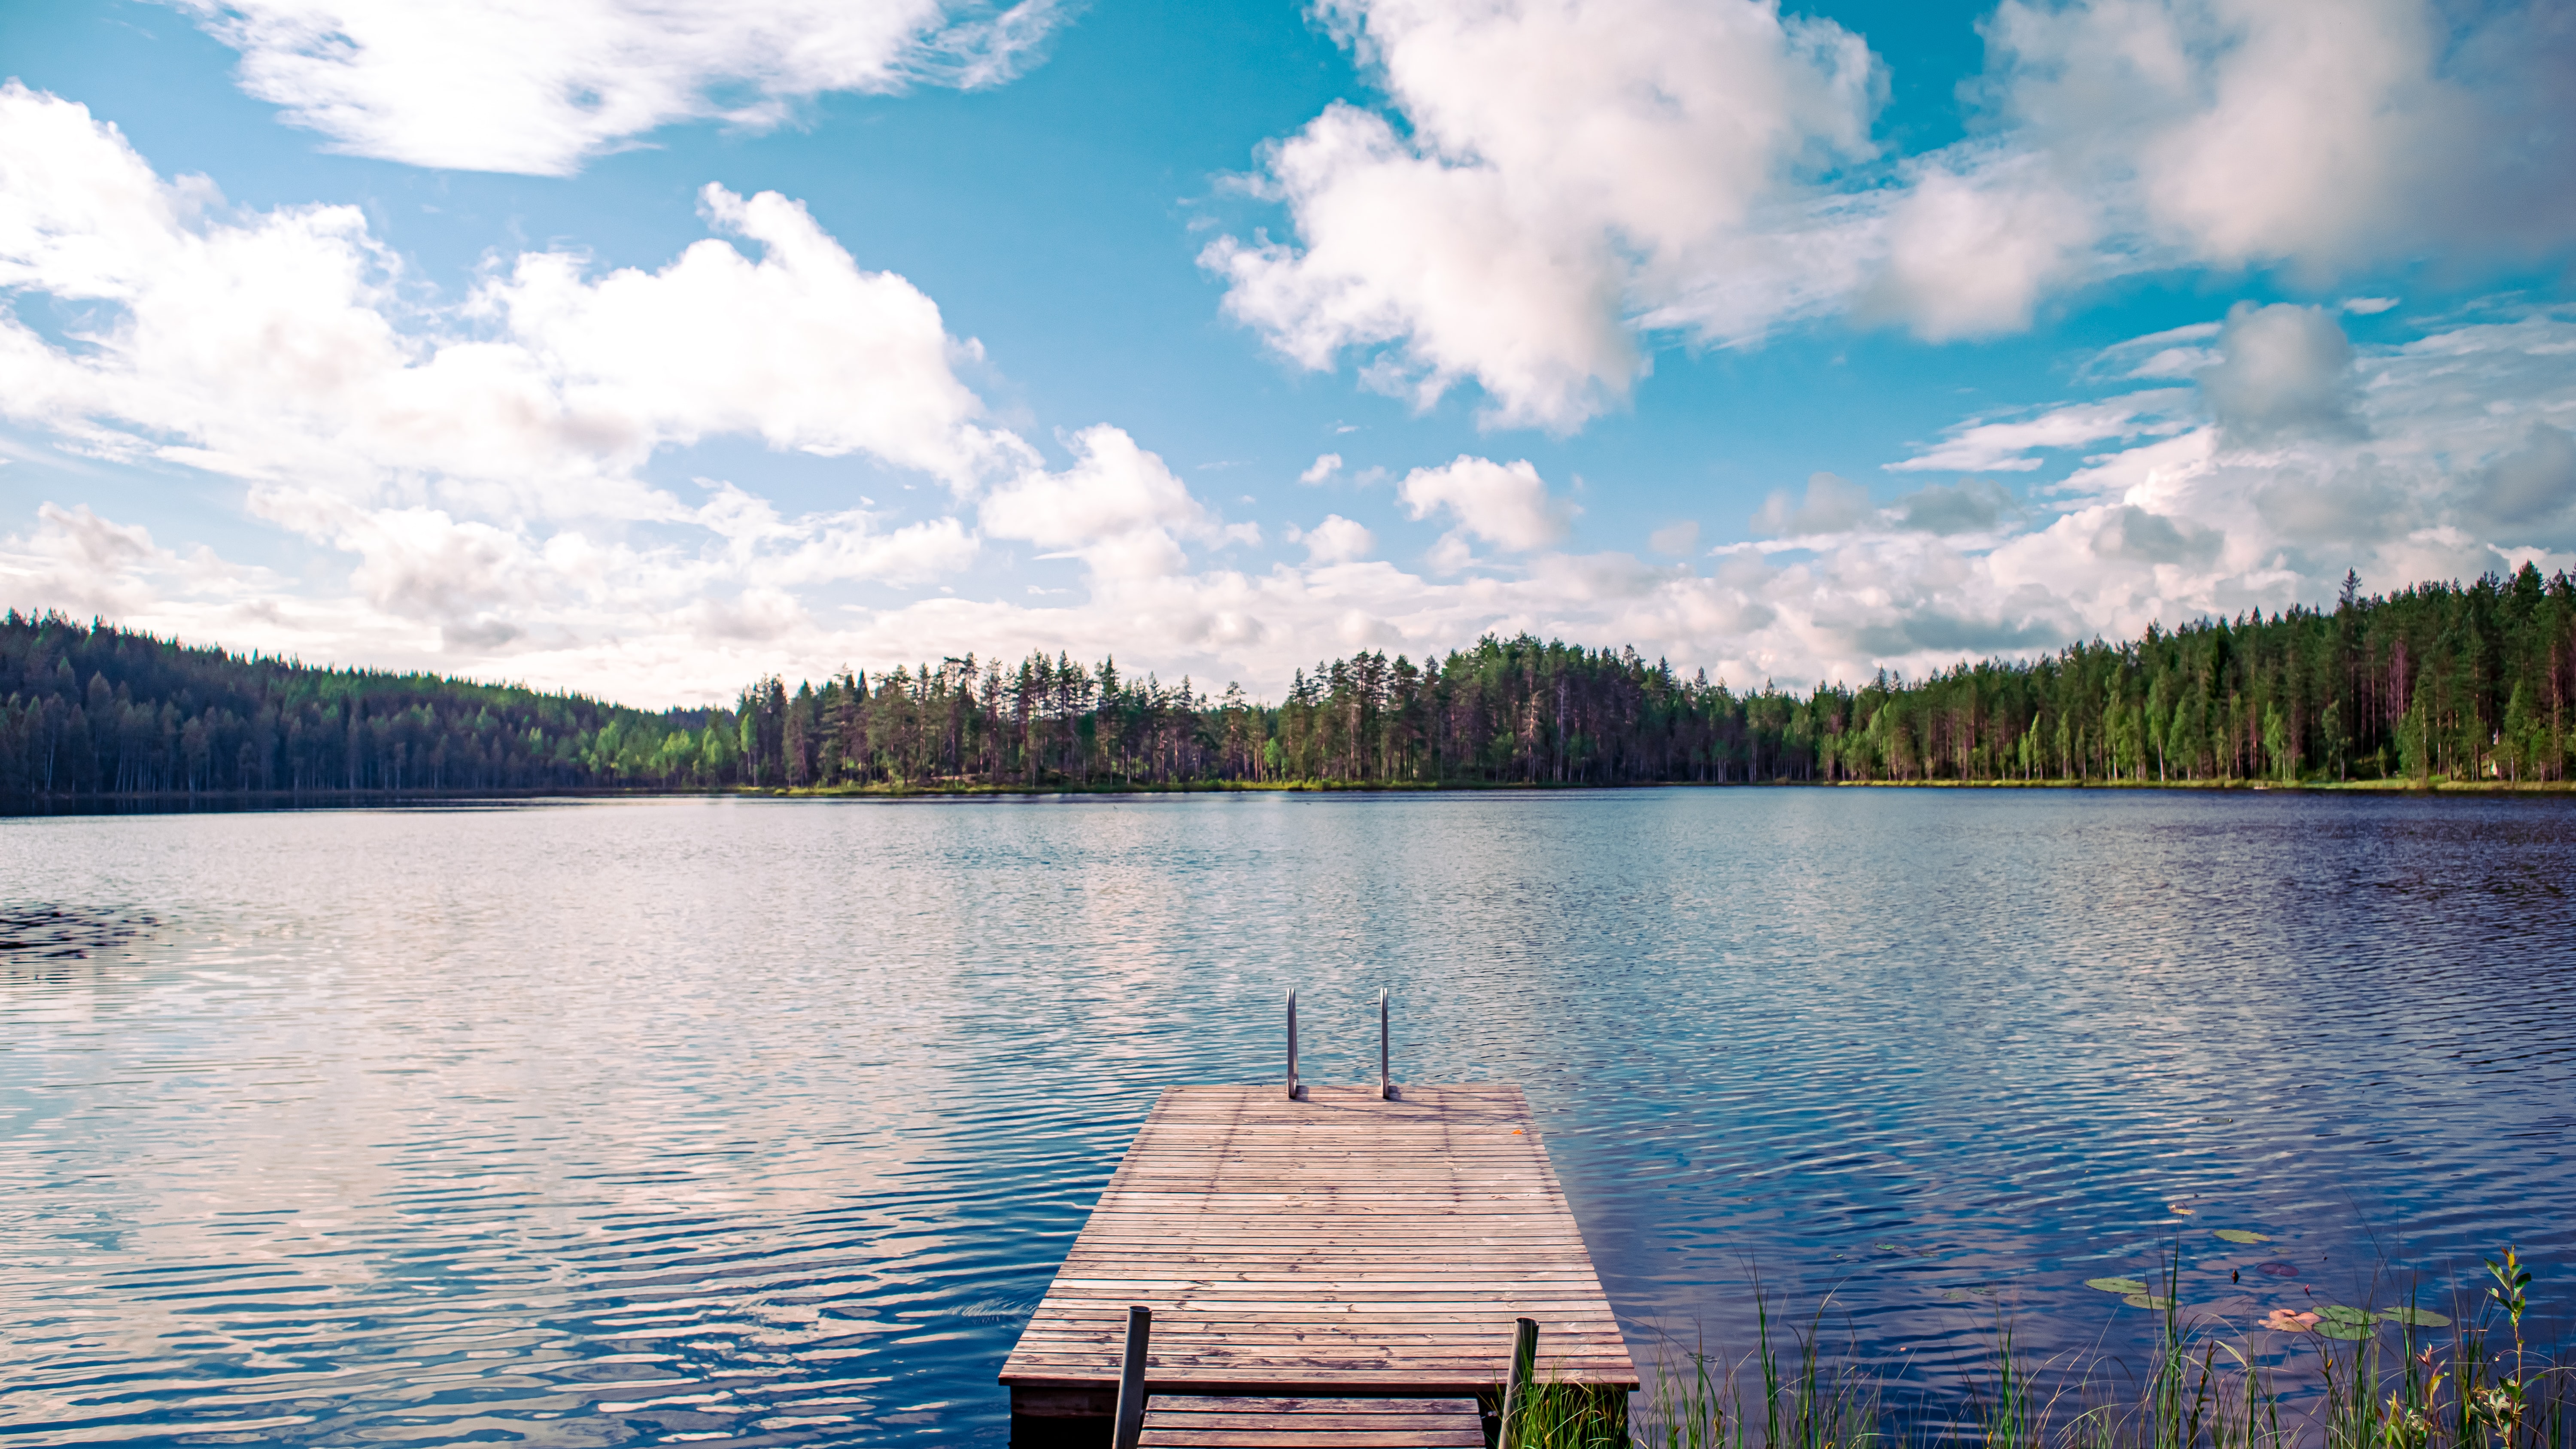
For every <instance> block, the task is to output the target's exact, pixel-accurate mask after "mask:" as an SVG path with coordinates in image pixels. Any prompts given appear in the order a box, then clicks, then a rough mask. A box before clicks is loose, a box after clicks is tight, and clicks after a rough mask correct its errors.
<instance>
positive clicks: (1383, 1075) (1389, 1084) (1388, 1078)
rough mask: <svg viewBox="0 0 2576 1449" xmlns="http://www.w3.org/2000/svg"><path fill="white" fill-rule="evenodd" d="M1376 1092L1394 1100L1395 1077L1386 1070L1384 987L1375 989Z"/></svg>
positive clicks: (1390, 1100)
mask: <svg viewBox="0 0 2576 1449" xmlns="http://www.w3.org/2000/svg"><path fill="white" fill-rule="evenodd" d="M1377 1094H1378V1096H1379V1097H1381V1098H1383V1099H1385V1100H1386V1101H1389V1102H1392V1101H1394V1100H1395V1077H1394V1076H1393V1075H1392V1074H1391V1073H1389V1072H1388V1070H1387V1044H1386V988H1385V987H1383V986H1381V987H1379V988H1378V989H1377Z"/></svg>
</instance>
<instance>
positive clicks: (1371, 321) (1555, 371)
mask: <svg viewBox="0 0 2576 1449" xmlns="http://www.w3.org/2000/svg"><path fill="white" fill-rule="evenodd" d="M1320 9H1321V13H1322V14H1323V15H1324V17H1325V19H1326V21H1327V22H1328V23H1329V24H1331V25H1332V26H1333V27H1334V28H1335V30H1336V31H1337V33H1339V34H1341V35H1342V36H1344V37H1345V39H1346V40H1347V41H1348V42H1349V43H1350V44H1351V45H1352V46H1353V47H1354V49H1355V50H1357V52H1358V53H1359V55H1360V56H1361V58H1362V59H1363V60H1364V61H1365V62H1366V63H1368V64H1369V65H1370V66H1371V67H1372V68H1373V69H1375V70H1376V71H1377V72H1378V73H1379V74H1380V75H1381V76H1382V77H1383V80H1384V83H1385V86H1386V89H1387V91H1388V93H1389V95H1390V96H1391V97H1392V98H1393V101H1394V103H1395V106H1396V108H1397V109H1398V110H1399V111H1400V112H1401V113H1402V114H1403V116H1404V119H1405V121H1406V122H1407V127H1406V129H1405V131H1404V132H1403V133H1401V134H1399V133H1398V131H1397V130H1396V128H1395V127H1393V126H1392V125H1390V124H1389V123H1388V122H1387V120H1386V119H1385V118H1383V117H1381V116H1378V115H1375V114H1372V113H1369V112H1365V111H1361V110H1359V109H1356V108H1354V107H1352V106H1349V105H1346V104H1341V103H1336V104H1334V105H1333V106H1331V107H1328V108H1327V109H1326V110H1325V112H1324V113H1323V114H1322V115H1321V116H1319V117H1317V118H1316V119H1315V120H1314V121H1313V122H1312V123H1311V124H1309V125H1308V126H1307V127H1306V128H1305V129H1304V130H1303V131H1301V132H1300V133H1298V134H1297V135H1296V136H1295V137H1293V138H1291V139H1289V140H1287V141H1285V142H1282V143H1280V144H1279V145H1277V146H1276V147H1274V148H1272V149H1271V151H1270V152H1269V154H1268V156H1267V161H1266V167H1265V180H1264V182H1263V183H1262V184H1263V185H1264V186H1265V187H1266V188H1267V189H1268V192H1269V194H1271V195H1274V196H1276V197H1277V198H1278V199H1280V200H1282V201H1284V202H1285V203H1286V204H1287V206H1288V208H1289V211H1290V213H1291V215H1292V216H1293V217H1294V219H1295V222H1296V226H1297V230H1298V233H1299V238H1300V242H1301V245H1299V246H1297V247H1290V246H1286V245H1278V244H1263V243H1259V242H1255V243H1252V244H1245V243H1242V242H1239V241H1237V240H1235V239H1233V238H1230V237H1229V238H1222V239H1220V240H1218V241H1217V242H1215V243H1214V244H1212V245H1211V246H1210V247H1209V248H1208V249H1207V251H1206V253H1205V255H1204V257H1203V261H1204V262H1205V263H1206V264H1207V265H1208V266H1209V267H1210V268H1211V269H1213V270H1215V271H1217V272H1219V273H1221V274H1223V275H1224V276H1225V277H1226V278H1227V279H1228V280H1229V282H1230V283H1231V290H1230V292H1229V294H1228V298H1227V307H1228V309H1229V310H1230V311H1231V312H1233V314H1234V315H1235V316H1237V317H1239V318H1241V319H1242V320H1244V321H1246V322H1248V323H1251V324H1252V325H1253V326H1255V327H1256V328H1258V329H1260V330H1261V331H1262V332H1263V333H1264V334H1265V335H1266V336H1267V337H1268V338H1269V340H1270V341H1271V343H1272V345H1274V346H1275V347H1277V348H1278V349H1279V350H1280V351H1282V352H1284V353H1285V354H1287V355H1288V356H1289V357H1291V358H1293V359H1294V360H1296V361H1297V362H1299V363H1301V364H1303V365H1305V366H1307V367H1311V368H1323V367H1328V366H1330V365H1332V363H1333V361H1334V359H1335V358H1336V357H1337V356H1338V355H1340V354H1341V353H1342V352H1344V351H1345V350H1347V349H1360V350H1363V351H1369V350H1374V349H1385V350H1384V351H1379V352H1377V353H1376V363H1377V366H1378V368H1379V371H1378V373H1377V374H1376V376H1378V377H1380V378H1381V379H1383V380H1384V381H1386V383H1387V384H1388V385H1390V386H1396V387H1402V388H1405V389H1409V390H1410V391H1411V392H1412V393H1413V394H1414V396H1415V398H1416V400H1417V401H1419V402H1421V403H1424V404H1427V403H1429V402H1430V401H1431V400H1433V399H1436V398H1437V397H1438V396H1439V395H1440V394H1441V393H1443V392H1445V391H1446V390H1447V389H1448V388H1449V387H1451V386H1452V385H1454V384H1455V383H1457V382H1459V381H1461V380H1462V379H1466V378H1470V377H1472V378H1474V379H1475V380H1476V382H1477V383H1478V384H1480V385H1481V386H1482V387H1483V389H1484V391H1485V394H1486V397H1487V400H1488V406H1487V409H1486V418H1487V420H1488V421H1489V422H1491V423H1494V424H1497V425H1505V426H1520V425H1529V424H1536V425H1542V426H1547V427H1551V428H1556V429H1565V428H1570V427H1573V426H1575V425H1577V424H1579V423H1580V422H1582V421H1583V420H1584V419H1585V418H1587V417H1590V416H1592V415H1593V414H1595V413H1598V412H1600V411H1602V410H1604V409H1606V408H1610V407H1614V406H1617V405H1618V404H1619V403H1620V402H1621V401H1622V400H1624V398H1625V397H1626V396H1627V392H1628V389H1629V386H1630V385H1631V384H1632V383H1633V382H1634V381H1635V379H1636V378H1637V376H1638V375H1639V373H1640V371H1641V370H1642V365H1643V364H1642V362H1641V359H1640V357H1639V355H1638V352H1637V349H1636V347H1635V345H1634V343H1633V341H1632V339H1631V337H1630V332H1629V328H1628V327H1627V325H1626V323H1625V320H1624V316H1623V314H1624V312H1625V310H1626V309H1627V308H1628V307H1629V306H1630V305H1631V303H1632V299H1633V300H1641V301H1644V302H1646V303H1648V304H1649V305H1651V304H1652V303H1654V302H1655V301H1656V300H1658V299H1660V298H1668V297H1669V296H1671V295H1673V294H1674V293H1675V292H1676V291H1677V290H1678V289H1679V288H1681V287H1682V286H1684V285H1686V284H1687V283H1688V282H1690V281H1691V280H1693V279H1697V278H1702V277H1704V276H1705V275H1706V274H1707V273H1708V271H1709V269H1710V267H1711V266H1712V265H1713V264H1716V263H1719V262H1722V261H1724V260H1725V259H1726V258H1727V257H1728V256H1729V255H1730V253H1731V251H1732V249H1733V248H1734V246H1735V245H1736V243H1737V242H1738V241H1739V240H1740V239H1741V238H1743V237H1744V236H1745V235H1746V234H1747V232H1748V228H1749V223H1750V214H1751V212H1752V211H1753V209H1754V208H1755V207H1756V206H1757V205H1759V204H1760V203H1761V202H1762V201H1763V200H1764V199H1765V198H1766V197H1767V196H1768V195H1769V194H1770V192H1771V191H1772V189H1773V188H1774V187H1775V185H1777V184H1778V182H1779V181H1780V180H1781V179H1783V178H1784V177H1787V176H1789V175H1792V174H1794V173H1797V172H1799V171H1801V170H1807V169H1813V168H1814V167H1817V166H1820V165H1823V164H1828V163H1831V162H1833V161H1835V160H1839V159H1855V158H1859V157H1862V156H1865V155H1867V154H1868V151H1869V144H1868V140H1867V135H1866V132H1867V126H1868V120H1869V116H1870V113H1871V111H1872V109H1873V106H1874V103H1875V97H1876V92H1877V73H1876V71H1875V70H1874V68H1873V67H1872V64H1871V62H1870V59H1869V56H1868V53H1867V50H1866V48H1865V47H1864V46H1863V45H1862V44H1861V42H1860V40H1859V38H1858V37H1857V36H1854V35H1852V34H1850V33H1849V32H1847V31H1844V30H1843V29H1841V28H1840V27H1839V26H1836V25H1835V24H1833V23H1832V22H1831V21H1825V20H1810V19H1803V18H1800V19H1790V20H1785V21H1784V20H1783V19H1782V18H1781V16H1780V15H1779V13H1778V11H1777V9H1776V8H1775V7H1774V6H1772V5H1770V4H1767V3H1759V0H1712V3H1697V0H1611V3H1598V0H1526V3H1508V4H1481V3H1480V4H1473V5H1468V4H1458V3H1452V0H1327V3H1326V4H1324V5H1323V6H1321V7H1320Z"/></svg>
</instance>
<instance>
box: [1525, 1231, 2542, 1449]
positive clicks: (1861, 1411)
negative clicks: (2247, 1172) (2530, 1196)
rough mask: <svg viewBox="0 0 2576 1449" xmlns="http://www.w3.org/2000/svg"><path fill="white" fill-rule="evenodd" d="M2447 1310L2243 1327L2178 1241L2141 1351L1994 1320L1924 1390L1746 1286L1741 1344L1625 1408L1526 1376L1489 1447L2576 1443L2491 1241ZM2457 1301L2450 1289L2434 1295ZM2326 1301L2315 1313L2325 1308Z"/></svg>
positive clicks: (2508, 1257) (2430, 1448) (1698, 1351)
mask: <svg viewBox="0 0 2576 1449" xmlns="http://www.w3.org/2000/svg"><path fill="white" fill-rule="evenodd" d="M2490 1269H2491V1276H2492V1278H2493V1280H2494V1286H2493V1287H2492V1288H2491V1289H2490V1290H2489V1291H2488V1292H2487V1294H2486V1296H2485V1297H2484V1298H2481V1299H2480V1300H2479V1301H2478V1304H2477V1307H2476V1309H2475V1311H2464V1312H2463V1315H2462V1320H2461V1321H2458V1322H2452V1321H2450V1320H2448V1319H2447V1318H2443V1317H2441V1316H2439V1315H2435V1314H2431V1313H2429V1312H2426V1311H2423V1310H2420V1309H2418V1307H2417V1306H2416V1305H2415V1304H2414V1303H2413V1302H2412V1301H2411V1300H2410V1301H2409V1302H2407V1303H2405V1304H2402V1305H2397V1306H2393V1307H2391V1308H2389V1309H2387V1310H2385V1311H2376V1310H2365V1311H2367V1312H2368V1316H2367V1317H2366V1318H2364V1319H2363V1320H2362V1321H2360V1322H2352V1321H2350V1319H2351V1316H2352V1311H2351V1310H2345V1311H2343V1312H2342V1316H2340V1317H2333V1316H2325V1315H2322V1314H2292V1313H2289V1312H2287V1311H2286V1310H2284V1311H2282V1312H2280V1313H2276V1314H2275V1315H2274V1316H2273V1318H2272V1319H2269V1320H2266V1321H2265V1322H2264V1323H2263V1324H2260V1325H2256V1326H2253V1327H2250V1328H2241V1327H2238V1326H2236V1325H2232V1324H2230V1323H2227V1322H2226V1321H2224V1320H2221V1319H2218V1318H2214V1317H2202V1316H2197V1315H2194V1314H2191V1313H2188V1312H2186V1311H2185V1310H2184V1309H2182V1308H2180V1307H2178V1306H2177V1302H2178V1300H2177V1297H2176V1292H2175V1290H2176V1289H2177V1288H2178V1287H2179V1286H2180V1284H2179V1282H2178V1278H2179V1273H2180V1262H2179V1255H2177V1256H2176V1258H2175V1259H2173V1260H2171V1261H2169V1263H2168V1265H2167V1267H2166V1269H2165V1272H2164V1283H2163V1285H2162V1286H2163V1288H2164V1291H2163V1292H2162V1293H2149V1294H2145V1295H2140V1296H2139V1297H2138V1298H2133V1299H2132V1300H2131V1301H2132V1302H2133V1303H2140V1304H2141V1305H2142V1306H2147V1307H2151V1308H2153V1309H2155V1310H2157V1313H2158V1318H2157V1332H2156V1338H2155V1341H2154V1343H2153V1344H2152V1346H2151V1347H2150V1349H2149V1352H2148V1354H2147V1355H2146V1357H2145V1359H2144V1361H2143V1363H2136V1362H2133V1361H2129V1360H2123V1359H2119V1358H2116V1357H2114V1356H2113V1355H2111V1354H2110V1353H2108V1352H2103V1351H2095V1352H2092V1353H2080V1352H2079V1353H2073V1354H2062V1355H2058V1356H2055V1357H2051V1358H2044V1359H2033V1358H2031V1357H2030V1356H2029V1355H2027V1354H2026V1353H2025V1352H2023V1351H2022V1350H2021V1349H2020V1348H2019V1347H2018V1346H2017V1345H2016V1344H2015V1342H2014V1338H2013V1331H2012V1325H2011V1324H2010V1322H2008V1321H2004V1320H1998V1321H1997V1323H1996V1326H1995V1329H1994V1332H1993V1335H1992V1337H1991V1338H1990V1339H1989V1340H1988V1342H1987V1348H1986V1353H1985V1355H1984V1357H1983V1359H1982V1360H1981V1361H1980V1362H1979V1363H1977V1364H1976V1365H1974V1366H1973V1367H1971V1368H1970V1369H1969V1370H1967V1371H1966V1372H1965V1374H1964V1375H1963V1377H1962V1379H1961V1380H1960V1381H1959V1382H1958V1383H1956V1384H1955V1385H1952V1386H1950V1388H1949V1391H1948V1392H1947V1393H1940V1394H1937V1395H1927V1394H1925V1393H1923V1392H1922V1386H1921V1385H1920V1384H1919V1383H1913V1382H1908V1381H1903V1380H1897V1379H1892V1378H1888V1377H1883V1376H1881V1375H1879V1374H1878V1373H1876V1372H1874V1371H1872V1370H1870V1369H1867V1368H1863V1367H1855V1366H1852V1365H1850V1364H1849V1363H1848V1362H1846V1361H1844V1360H1842V1359H1838V1358H1836V1357H1834V1356H1831V1355H1828V1354H1826V1353H1824V1352H1823V1351H1822V1350H1821V1347H1820V1344H1821V1341H1822V1338H1823V1331H1824V1314H1823V1311H1822V1309H1819V1310H1818V1311H1817V1312H1816V1313H1815V1314H1813V1315H1811V1316H1809V1317H1808V1318H1807V1319H1806V1321H1805V1322H1804V1324H1803V1326H1802V1325H1801V1324H1799V1323H1797V1322H1795V1321H1792V1322H1790V1323H1787V1324H1785V1325H1784V1324H1783V1323H1782V1322H1781V1321H1780V1319H1779V1317H1778V1316H1777V1315H1776V1314H1775V1313H1774V1311H1773V1309H1772V1306H1771V1304H1770V1303H1769V1302H1768V1301H1767V1299H1766V1298H1765V1297H1764V1296H1763V1295H1762V1294H1761V1292H1760V1291H1759V1290H1758V1289H1757V1291H1756V1299H1755V1310H1756V1317H1755V1321H1756V1324H1757V1325H1758V1326H1757V1331H1756V1336H1755V1341H1754V1346H1753V1348H1752V1350H1751V1351H1750V1352H1747V1353H1743V1354H1740V1355H1737V1356H1733V1357H1730V1356H1728V1355H1726V1354H1724V1353H1722V1352H1711V1351H1710V1350H1708V1349H1707V1348H1706V1346H1705V1345H1694V1346H1692V1347H1689V1348H1681V1347H1679V1346H1677V1345H1669V1344H1668V1345H1667V1351H1666V1352H1665V1353H1664V1354H1663V1355H1662V1356H1661V1358H1660V1361H1659V1362H1658V1363H1657V1364H1656V1365H1655V1372H1654V1374H1653V1376H1652V1378H1651V1380H1650V1382H1649V1384H1648V1386H1647V1391H1646V1393H1645V1395H1644V1396H1643V1402H1642V1403H1640V1404H1639V1405H1638V1406H1637V1409H1636V1412H1635V1414H1634V1418H1633V1421H1631V1419H1630V1415H1629V1414H1628V1413H1627V1412H1626V1410H1625V1406H1624V1405H1623V1404H1614V1403H1612V1398H1614V1397H1617V1398H1624V1396H1605V1395H1603V1394H1601V1393H1600V1392H1599V1391H1595V1390H1586V1389H1583V1388H1581V1387H1579V1386H1575V1385H1564V1384H1541V1385H1539V1386H1538V1387H1537V1390H1536V1391H1535V1392H1533V1393H1532V1394H1530V1395H1529V1397H1528V1400H1527V1404H1528V1407H1527V1409H1526V1411H1525V1412H1524V1413H1522V1414H1521V1415H1519V1416H1518V1417H1517V1419H1516V1421H1515V1422H1514V1423H1513V1424H1511V1425H1509V1426H1506V1428H1507V1431H1508V1432H1507V1433H1506V1434H1505V1436H1504V1439H1503V1443H1504V1446H1505V1449H1623V1446H1626V1445H1629V1444H1634V1445H1637V1446H1643V1449H1950V1446H1962V1445H1982V1446H1985V1449H2576V1366H2570V1365H2567V1364H2565V1363H2550V1362H2546V1361H2542V1360H2539V1359H2536V1358H2535V1357H2534V1355H2533V1354H2532V1353H2531V1351H2530V1349H2529V1347H2528V1345H2526V1344H2525V1342H2524V1341H2523V1333H2522V1317H2523V1312H2524V1309H2525V1296H2524V1295H2525V1290H2526V1288H2527V1285H2528V1284H2529V1281H2530V1275H2529V1274H2528V1272H2526V1271H2525V1270H2524V1269H2523V1268H2522V1266H2521V1264H2520V1262H2519V1259H2518V1257H2517V1256H2516V1255H2515V1254H2514V1253H2513V1252H2512V1251H2511V1250H2507V1252H2506V1254H2505V1257H2504V1258H2503V1259H2502V1260H2501V1261H2500V1262H2498V1263H2495V1264H2492V1265H2490ZM2453 1306H2456V1307H2461V1308H2463V1309H2465V1308H2466V1305H2453ZM2330 1312H2332V1311H2331V1310H2330Z"/></svg>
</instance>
